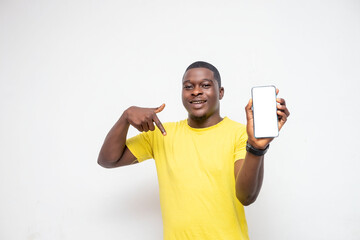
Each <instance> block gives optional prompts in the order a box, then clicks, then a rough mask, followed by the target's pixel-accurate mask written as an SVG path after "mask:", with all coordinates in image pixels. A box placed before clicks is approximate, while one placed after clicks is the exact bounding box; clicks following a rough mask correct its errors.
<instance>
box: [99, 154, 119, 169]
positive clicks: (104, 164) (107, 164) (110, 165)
mask: <svg viewBox="0 0 360 240" xmlns="http://www.w3.org/2000/svg"><path fill="white" fill-rule="evenodd" d="M97 163H98V164H99V165H100V166H102V167H103V168H114V167H115V166H116V162H113V161H109V160H106V159H104V158H103V157H101V156H100V155H99V157H98V159H97Z"/></svg>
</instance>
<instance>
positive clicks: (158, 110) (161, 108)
mask: <svg viewBox="0 0 360 240" xmlns="http://www.w3.org/2000/svg"><path fill="white" fill-rule="evenodd" d="M164 108H165V103H163V104H161V106H160V107H158V108H156V109H155V113H159V112H161V111H162V110H164Z"/></svg>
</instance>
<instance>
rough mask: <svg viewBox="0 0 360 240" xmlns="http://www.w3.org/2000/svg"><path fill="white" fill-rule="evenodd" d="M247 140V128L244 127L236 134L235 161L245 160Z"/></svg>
mask: <svg viewBox="0 0 360 240" xmlns="http://www.w3.org/2000/svg"><path fill="white" fill-rule="evenodd" d="M247 139H248V136H247V133H246V126H245V125H242V126H241V128H240V129H239V130H238V131H237V134H236V142H235V153H234V159H235V161H237V160H239V159H245V155H246V141H247Z"/></svg>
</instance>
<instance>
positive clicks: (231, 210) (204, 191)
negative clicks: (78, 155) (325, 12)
mask: <svg viewBox="0 0 360 240" xmlns="http://www.w3.org/2000/svg"><path fill="white" fill-rule="evenodd" d="M182 83H183V90H182V102H183V105H184V107H185V108H186V110H187V112H188V119H187V120H183V121H180V122H175V123H165V124H162V123H161V122H160V120H159V119H158V117H157V115H156V114H157V113H158V112H161V111H162V110H163V109H164V106H165V105H164V104H163V105H161V106H160V107H159V108H140V107H130V108H128V109H127V110H125V111H124V113H123V114H122V116H121V117H120V119H119V120H118V121H117V122H116V123H115V125H114V126H113V128H112V129H111V130H110V132H109V133H108V135H107V136H106V139H105V141H104V144H103V146H102V148H101V150H100V154H99V158H98V163H99V164H100V165H101V166H103V167H107V168H112V167H119V166H125V165H129V164H133V163H137V162H141V161H143V160H146V159H150V158H153V159H155V164H156V169H157V174H158V179H159V189H160V202H161V211H162V217H163V224H164V239H166V240H172V239H181V240H183V239H216V240H219V239H226V240H235V239H248V231H247V223H246V219H245V214H244V207H243V206H244V205H245V206H247V205H249V204H251V203H253V202H254V201H255V200H256V198H257V196H258V194H259V191H260V188H261V185H262V181H263V171H264V154H265V152H266V150H267V148H268V146H269V143H270V142H271V141H272V140H273V139H272V138H263V139H256V138H255V137H254V132H253V113H252V110H251V106H252V100H251V99H250V101H249V102H248V104H247V106H246V107H245V111H246V117H247V125H246V126H245V125H243V124H240V123H237V122H234V121H232V120H230V119H229V118H227V117H225V118H222V117H221V116H220V100H221V99H222V98H223V96H224V88H223V87H222V86H221V78H220V74H219V72H218V70H217V69H216V68H215V67H214V66H213V65H211V64H209V63H206V62H195V63H193V64H191V65H190V66H189V67H188V68H187V69H186V71H185V74H184V76H183V79H182ZM277 92H278V90H277ZM277 102H278V103H279V104H278V107H277V108H278V111H277V114H278V119H279V129H281V128H282V126H283V125H284V123H285V122H286V120H287V117H288V116H289V114H290V113H289V111H288V109H287V107H286V104H285V101H284V100H283V99H277ZM154 123H155V125H156V126H157V127H158V128H155V125H154ZM130 125H132V126H134V127H135V128H136V129H138V130H139V131H140V132H142V133H141V134H139V135H137V136H135V137H133V138H130V139H127V140H126V135H127V131H128V128H129V126H130ZM247 143H248V147H246V146H247V145H246V144H247Z"/></svg>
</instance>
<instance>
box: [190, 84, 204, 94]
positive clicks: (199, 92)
mask: <svg viewBox="0 0 360 240" xmlns="http://www.w3.org/2000/svg"><path fill="white" fill-rule="evenodd" d="M202 94H203V91H202V89H201V88H200V87H199V86H196V87H195V88H194V90H193V91H192V93H191V95H192V96H199V95H202Z"/></svg>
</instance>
